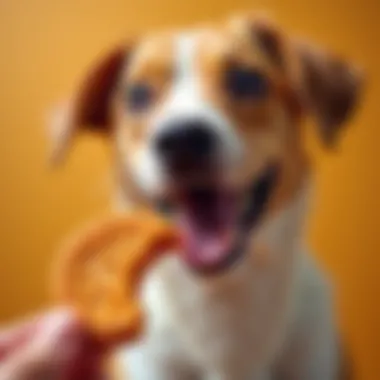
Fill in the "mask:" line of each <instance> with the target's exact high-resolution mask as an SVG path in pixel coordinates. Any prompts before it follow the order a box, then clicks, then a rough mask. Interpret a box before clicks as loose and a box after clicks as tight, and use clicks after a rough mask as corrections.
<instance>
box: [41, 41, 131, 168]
mask: <svg viewBox="0 0 380 380" xmlns="http://www.w3.org/2000/svg"><path fill="white" fill-rule="evenodd" d="M129 53H130V48H127V47H126V46H124V45H121V46H117V47H115V48H114V49H112V50H110V51H109V52H107V53H106V54H104V55H103V56H102V57H101V58H100V59H99V60H98V61H97V62H96V63H95V64H94V65H93V67H92V68H91V69H90V70H89V71H88V73H87V75H85V76H84V78H83V80H82V81H81V83H80V85H79V86H78V89H77V91H76V93H75V94H74V97H73V99H72V100H71V101H70V102H67V103H66V104H64V105H60V106H59V107H57V109H55V110H53V112H52V115H51V117H50V120H49V121H48V122H49V128H50V134H51V140H52V151H51V155H50V159H51V162H52V164H58V163H60V162H62V160H63V159H64V158H65V156H66V154H67V151H68V150H69V148H70V146H71V143H72V140H73V138H74V136H75V135H76V134H78V133H79V132H80V131H86V130H87V131H90V132H96V133H99V134H102V135H108V134H110V132H111V129H112V116H111V103H112V99H113V95H114V93H115V89H116V86H117V83H118V80H119V78H120V74H121V73H122V71H123V69H124V66H125V65H126V63H127V60H128V56H129Z"/></svg>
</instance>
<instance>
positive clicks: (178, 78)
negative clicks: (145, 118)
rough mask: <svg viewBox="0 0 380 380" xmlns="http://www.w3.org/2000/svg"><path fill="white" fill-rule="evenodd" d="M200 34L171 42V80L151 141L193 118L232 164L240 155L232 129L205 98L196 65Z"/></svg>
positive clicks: (189, 35) (238, 144)
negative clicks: (207, 130)
mask: <svg viewBox="0 0 380 380" xmlns="http://www.w3.org/2000/svg"><path fill="white" fill-rule="evenodd" d="M201 38H202V34H201V33H197V32H196V31H195V32H191V33H187V34H182V35H180V36H178V37H177V39H176V40H175V56H174V78H173V83H172V87H171V89H170V90H169V92H168V94H167V97H166V100H165V101H164V102H163V104H162V106H161V107H160V109H159V110H158V112H157V114H156V116H155V117H154V120H153V127H152V129H151V132H152V137H153V139H154V137H155V136H156V135H157V133H159V132H160V131H161V130H162V129H166V128H170V125H171V123H172V122H173V121H176V120H186V118H189V119H190V118H196V119H199V120H203V121H205V123H206V124H207V125H209V127H210V128H212V129H213V130H214V131H215V132H216V134H217V135H219V137H220V140H221V141H222V143H223V147H222V149H223V154H222V156H223V157H225V158H227V160H229V161H232V160H235V159H236V158H237V157H238V156H240V153H241V146H240V145H241V144H240V142H239V141H238V138H237V136H236V134H235V133H234V130H233V127H232V125H231V123H230V122H229V120H228V119H227V118H226V116H225V115H224V114H223V110H222V109H218V108H216V107H215V106H214V105H213V104H212V103H211V102H210V101H209V100H208V99H207V97H206V96H205V92H204V87H203V86H204V82H205V78H204V77H202V73H201V71H200V68H199V66H198V65H197V60H198V59H199V57H198V52H199V44H200V42H201Z"/></svg>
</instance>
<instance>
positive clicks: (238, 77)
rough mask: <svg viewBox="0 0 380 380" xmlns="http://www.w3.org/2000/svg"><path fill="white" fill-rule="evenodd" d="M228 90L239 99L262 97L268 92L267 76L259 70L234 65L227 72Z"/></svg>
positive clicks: (226, 82)
mask: <svg viewBox="0 0 380 380" xmlns="http://www.w3.org/2000/svg"><path fill="white" fill-rule="evenodd" d="M225 86H226V90H227V91H228V93H229V94H230V96H232V97H233V98H235V99H237V100H246V99H261V98H263V97H265V96H266V95H267V93H268V81H267V78H266V77H265V76H264V75H263V74H262V73H261V72H259V71H258V70H254V69H252V68H248V67H244V66H237V65H232V66H230V67H229V69H228V70H227V72H226V77H225Z"/></svg>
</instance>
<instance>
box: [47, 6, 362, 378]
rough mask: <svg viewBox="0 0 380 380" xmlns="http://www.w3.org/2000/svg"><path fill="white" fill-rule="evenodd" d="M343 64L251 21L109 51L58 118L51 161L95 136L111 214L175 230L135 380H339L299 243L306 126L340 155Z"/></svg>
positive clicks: (149, 307) (132, 359) (350, 80)
mask: <svg viewBox="0 0 380 380" xmlns="http://www.w3.org/2000/svg"><path fill="white" fill-rule="evenodd" d="M362 84H363V75H362V72H361V70H359V68H357V67H356V66H355V65H353V64H352V63H350V62H348V61H346V60H343V59H342V58H340V57H338V56H334V55H333V54H331V53H329V52H326V51H324V50H322V49H320V48H318V47H317V46H315V45H314V44H312V43H309V42H307V41H304V40H301V39H297V38H295V37H292V36H289V35H288V34H287V33H286V32H285V31H283V30H282V29H281V28H280V27H279V26H277V24H276V23H274V22H273V21H272V20H269V19H267V18H266V17H262V16H260V15H257V14H255V13H245V14H242V15H237V16H234V17H231V18H230V19H228V20H227V21H225V22H222V23H216V24H210V25H205V26H200V27H197V28H194V29H189V30H185V31H177V30H168V31H164V32H160V33H155V34H153V35H148V36H146V37H144V38H141V39H139V40H136V41H132V42H128V43H125V44H122V45H120V46H117V47H115V48H114V49H113V50H112V51H110V52H108V53H107V54H105V55H104V56H103V57H102V58H101V59H100V60H99V61H98V62H96V64H95V65H94V67H93V68H92V69H91V70H89V72H88V73H87V75H86V76H85V78H84V80H83V82H82V83H81V84H80V85H79V88H78V91H77V92H76V94H75V96H74V97H73V99H72V100H71V101H70V102H69V104H67V105H66V108H65V110H64V112H62V113H60V114H59V116H58V117H57V118H56V119H55V121H54V125H55V134H54V149H53V160H54V161H55V162H57V163H58V162H62V160H63V159H64V157H65V156H66V154H67V152H68V150H69V148H70V146H71V144H72V142H73V140H74V138H75V136H76V135H77V134H78V133H80V132H81V131H86V130H87V131H90V132H95V133H98V134H100V135H102V136H105V137H107V139H109V141H110V142H111V144H112V147H113V150H112V152H113V155H114V162H115V168H116V174H117V180H118V181H117V182H118V194H117V197H115V199H116V198H117V200H118V202H117V208H118V209H119V210H124V209H129V208H131V207H134V206H136V205H145V206H148V207H152V208H156V209H157V210H159V211H160V212H162V213H163V214H164V215H166V216H167V217H169V218H172V219H173V221H174V222H175V223H176V224H177V226H178V228H179V230H180V231H181V234H182V236H183V241H184V244H183V245H184V248H183V252H178V254H176V255H172V256H171V257H168V258H167V259H165V260H162V261H161V262H160V263H158V264H157V266H155V267H154V268H153V269H152V270H151V272H150V273H149V275H148V276H147V278H146V280H145V281H144V284H143V287H142V299H143V300H144V307H145V309H146V313H147V316H148V323H147V329H146V334H145V336H144V337H143V338H142V339H141V341H140V342H139V343H138V344H136V345H134V346H129V347H122V348H121V349H120V350H118V352H117V353H116V354H115V355H116V357H117V361H118V364H119V365H120V368H121V371H122V374H123V375H122V378H125V379H126V378H128V379H135V380H148V379H149V380H174V379H175V380H178V379H181V380H186V379H207V380H273V379H276V380H277V379H281V380H334V379H338V378H339V373H340V370H341V367H342V365H341V360H340V349H339V340H340V339H339V334H338V332H337V331H338V330H337V328H336V325H335V321H334V306H333V297H332V291H331V286H330V284H329V281H328V279H327V278H326V277H325V275H324V274H323V273H322V271H321V270H320V269H318V266H317V264H316V263H314V262H313V260H312V258H311V256H310V255H309V253H308V249H307V247H306V245H305V244H304V241H303V225H304V221H305V217H306V215H307V210H308V203H309V202H308V201H309V199H310V192H311V188H312V176H311V167H310V164H309V160H308V154H307V152H306V148H305V144H304V142H303V131H304V128H303V121H304V120H305V118H306V117H311V118H313V119H314V121H315V125H316V126H317V131H318V136H319V137H320V138H321V141H322V142H323V144H324V145H325V146H326V147H331V146H334V144H335V143H336V141H337V139H338V137H339V135H340V134H341V131H342V130H343V126H344V125H346V122H347V120H348V119H349V118H350V116H351V115H352V113H353V110H354V109H355V108H356V105H357V103H358V100H359V97H360V96H359V95H360V94H361V88H362Z"/></svg>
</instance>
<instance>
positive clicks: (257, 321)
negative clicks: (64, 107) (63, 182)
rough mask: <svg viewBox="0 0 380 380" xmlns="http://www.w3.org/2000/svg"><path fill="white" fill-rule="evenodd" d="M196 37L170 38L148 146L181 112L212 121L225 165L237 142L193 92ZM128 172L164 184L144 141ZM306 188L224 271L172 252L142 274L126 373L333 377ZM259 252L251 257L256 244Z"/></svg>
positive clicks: (250, 378)
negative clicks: (143, 318)
mask: <svg viewBox="0 0 380 380" xmlns="http://www.w3.org/2000/svg"><path fill="white" fill-rule="evenodd" d="M195 44H196V38H195V36H194V35H184V36H181V37H180V38H179V39H178V50H177V56H178V61H177V77H176V80H175V82H174V84H173V87H172V89H171V91H169V93H168V97H167V99H166V101H165V102H164V103H163V106H162V108H161V109H160V110H159V111H158V112H157V115H156V117H155V118H154V121H153V125H152V129H151V135H150V143H152V142H153V141H154V138H155V136H156V135H157V133H160V131H162V129H163V128H167V126H168V125H170V121H173V120H177V118H179V117H181V118H184V117H194V116H197V117H202V118H205V119H206V120H209V121H211V124H212V125H213V126H214V128H217V131H218V133H219V135H220V137H221V138H222V140H223V141H224V144H223V147H224V148H223V149H224V152H222V155H223V156H224V157H225V158H227V160H228V161H229V162H230V163H231V164H233V163H234V160H236V161H238V160H239V158H241V155H242V153H244V152H242V146H241V145H240V144H239V142H238V141H237V137H236V136H235V134H234V133H233V129H232V127H231V125H230V123H229V121H228V120H227V119H226V117H225V116H224V115H223V114H222V113H221V111H220V110H217V109H215V108H213V107H212V106H211V105H210V104H208V103H207V102H206V101H205V100H204V98H203V97H202V87H201V82H200V78H199V77H198V76H197V72H196V67H195V65H194V53H195ZM133 167H135V169H136V173H135V175H136V178H137V179H138V181H139V183H140V186H141V187H142V188H143V189H144V190H145V191H147V192H149V193H152V192H153V193H154V192H155V191H159V189H160V187H162V186H164V182H165V176H164V175H163V172H162V168H161V167H160V162H159V159H158V158H157V157H156V156H155V154H154V152H153V150H151V148H150V145H149V144H148V146H147V148H146V149H145V150H142V151H141V152H140V154H139V155H138V156H137V159H136V165H133ZM307 198H308V185H307V184H306V183H305V186H304V187H303V188H302V189H300V192H299V193H298V194H296V195H295V198H294V199H293V200H292V201H290V202H289V204H288V205H287V207H285V208H284V209H283V210H281V211H279V212H278V213H277V214H276V215H273V216H271V217H270V218H268V219H266V220H263V221H262V222H261V225H260V226H259V228H258V229H257V230H256V231H255V233H254V234H252V236H251V239H252V240H251V244H250V245H249V249H248V250H247V252H246V254H245V256H244V259H242V260H241V261H240V262H239V264H238V265H236V266H235V267H234V268H231V269H230V270H229V271H228V272H227V273H225V274H223V275H220V276H216V277H210V278H207V277H206V278H204V277H200V276H197V275H195V274H193V273H191V272H190V271H189V269H188V268H187V267H186V265H185V264H184V263H183V262H182V261H181V260H180V259H179V258H178V257H176V256H175V255H174V256H172V257H170V258H168V259H166V260H164V261H162V262H161V263H159V265H158V266H157V267H156V268H155V269H154V270H153V271H152V272H151V273H150V274H149V276H148V277H147V281H146V283H145V286H144V288H143V295H142V296H143V299H144V304H145V308H146V312H147V315H148V322H149V323H148V329H147V334H146V336H145V337H144V339H143V340H142V341H141V342H140V343H139V344H138V345H136V346H133V347H124V348H122V349H121V350H120V353H119V355H118V357H119V359H120V364H121V367H122V369H123V372H124V374H125V378H126V379H132V380H187V379H192V380H193V379H199V378H200V379H207V380H271V379H273V377H272V375H273V371H280V372H281V373H282V377H281V380H333V379H335V377H334V372H335V370H336V368H335V366H336V362H337V360H336V347H335V333H334V331H335V330H334V324H333V318H332V307H331V305H330V300H329V290H328V286H327V285H326V284H325V281H324V279H323V277H322V275H321V272H320V271H319V270H318V269H317V268H316V267H315V265H314V264H313V262H312V261H311V260H310V259H309V257H308V254H306V253H305V252H304V249H303V242H302V235H303V231H302V226H303V224H304V216H305V214H306V203H307V202H306V200H307ZM258 246H264V247H265V248H266V249H267V250H268V256H267V257H266V258H265V260H266V261H267V262H265V260H264V262H260V259H259V258H258V251H257V249H256V247H258Z"/></svg>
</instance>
